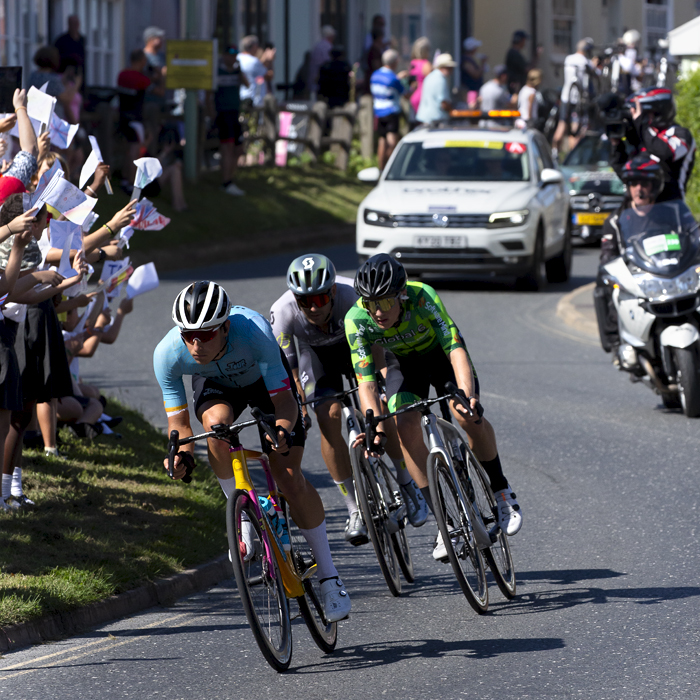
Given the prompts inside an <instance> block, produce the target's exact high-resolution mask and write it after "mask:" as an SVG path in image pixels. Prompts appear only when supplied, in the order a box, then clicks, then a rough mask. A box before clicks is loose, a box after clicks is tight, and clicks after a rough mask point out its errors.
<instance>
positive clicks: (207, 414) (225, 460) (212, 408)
mask: <svg viewBox="0 0 700 700" xmlns="http://www.w3.org/2000/svg"><path fill="white" fill-rule="evenodd" d="M198 418H199V420H200V422H201V423H202V425H203V426H204V430H206V431H209V430H211V429H212V426H214V425H219V424H220V423H224V424H226V425H230V424H231V423H233V421H234V417H233V409H232V408H231V406H229V405H228V404H227V403H221V402H220V401H219V402H217V401H207V402H206V403H205V404H203V405H202V408H201V410H200V415H199V416H198ZM228 448H229V444H228V443H227V442H224V441H223V440H217V439H216V438H209V439H208V440H207V452H208V454H209V464H210V465H211V468H212V471H213V472H214V474H215V475H216V476H217V477H218V478H219V479H233V467H232V466H231V453H230V452H229V449H228Z"/></svg>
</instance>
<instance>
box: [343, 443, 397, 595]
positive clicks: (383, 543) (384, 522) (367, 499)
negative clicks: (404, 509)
mask: <svg viewBox="0 0 700 700" xmlns="http://www.w3.org/2000/svg"><path fill="white" fill-rule="evenodd" d="M352 469H353V476H354V477H355V491H356V494H357V499H358V501H359V506H360V509H361V511H362V519H363V520H364V523H365V526H366V527H367V534H368V535H369V539H370V541H371V542H372V546H373V547H374V552H375V554H376V555H377V562H378V563H379V568H380V569H381V572H382V576H384V580H385V581H386V585H387V588H388V589H389V591H390V592H391V595H393V596H400V595H401V578H400V575H399V564H398V562H397V561H396V555H395V553H394V548H393V546H392V543H391V533H390V532H389V529H388V521H389V513H388V510H387V506H386V503H387V502H386V500H385V496H386V497H388V496H389V494H388V493H383V492H382V491H381V490H380V487H379V484H378V483H377V479H376V478H375V474H374V470H373V468H372V465H371V464H370V463H369V460H368V459H367V458H366V457H365V456H364V448H362V447H356V448H355V450H354V451H353V459H352Z"/></svg>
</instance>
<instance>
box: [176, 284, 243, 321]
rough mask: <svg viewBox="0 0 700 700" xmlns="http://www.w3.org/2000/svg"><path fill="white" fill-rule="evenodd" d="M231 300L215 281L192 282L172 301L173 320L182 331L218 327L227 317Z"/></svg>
mask: <svg viewBox="0 0 700 700" xmlns="http://www.w3.org/2000/svg"><path fill="white" fill-rule="evenodd" d="M230 310H231V301H230V300H229V298H228V294H226V290H225V289H224V288H223V287H222V286H221V285H218V284H217V283H216V282H209V281H208V280H205V281H203V282H193V283H192V284H190V285H188V286H187V287H185V288H184V289H183V290H182V291H181V292H180V293H179V294H178V295H177V297H176V299H175V302H174V303H173V321H174V322H175V324H176V325H177V326H178V327H179V328H180V329H181V330H183V331H199V330H207V329H210V328H218V327H219V326H221V325H222V324H223V323H224V322H225V321H226V319H228V314H229V311H230Z"/></svg>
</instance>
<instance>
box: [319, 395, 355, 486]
mask: <svg viewBox="0 0 700 700" xmlns="http://www.w3.org/2000/svg"><path fill="white" fill-rule="evenodd" d="M342 410H343V407H342V405H341V403H340V402H339V401H324V402H323V403H321V404H319V405H318V406H317V407H316V420H318V427H319V428H320V430H321V454H322V455H323V461H324V462H325V464H326V468H327V469H328V473H329V474H330V475H331V477H333V481H335V482H336V483H340V482H342V481H345V479H349V478H350V477H351V476H352V467H351V465H350V455H349V453H348V445H347V443H346V442H345V439H344V438H343V432H342V418H343V413H342Z"/></svg>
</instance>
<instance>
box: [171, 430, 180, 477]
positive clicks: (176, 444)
mask: <svg viewBox="0 0 700 700" xmlns="http://www.w3.org/2000/svg"><path fill="white" fill-rule="evenodd" d="M179 449H180V433H179V432H178V431H177V430H172V431H171V432H170V439H169V440H168V476H170V478H171V479H173V478H174V477H175V455H176V454H177V452H178V450H179Z"/></svg>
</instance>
